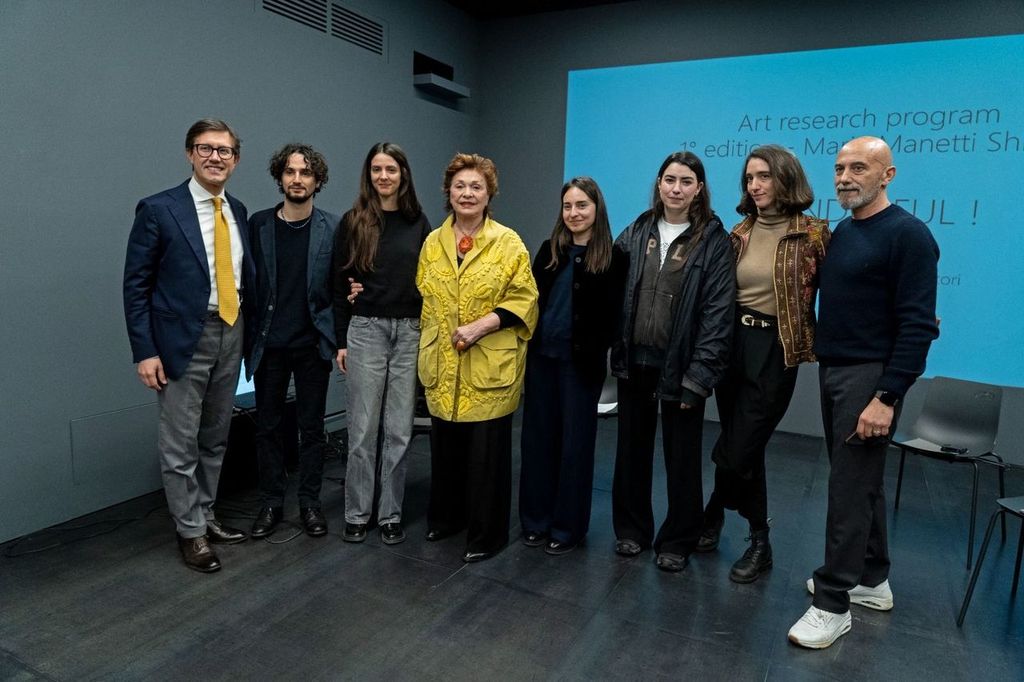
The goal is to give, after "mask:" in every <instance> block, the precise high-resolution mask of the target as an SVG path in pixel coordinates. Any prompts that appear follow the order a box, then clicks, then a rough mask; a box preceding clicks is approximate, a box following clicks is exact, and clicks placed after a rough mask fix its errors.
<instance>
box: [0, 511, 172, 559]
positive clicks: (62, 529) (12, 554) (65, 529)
mask: <svg viewBox="0 0 1024 682" xmlns="http://www.w3.org/2000/svg"><path fill="white" fill-rule="evenodd" d="M158 509H167V505H165V504H160V505H157V506H156V507H153V508H152V509H150V510H149V511H147V512H146V513H145V514H143V515H142V516H135V517H132V518H130V519H104V520H102V521H92V522H90V523H83V524H81V525H77V526H53V527H52V528H47V529H45V530H43V531H42V533H39V534H30V535H26V536H24V537H21V538H18V539H17V540H15V541H14V542H12V543H11V544H10V545H9V546H8V547H6V548H4V554H3V555H4V557H5V558H8V559H17V558H19V557H23V556H28V555H29V554H40V553H42V552H48V551H50V550H51V549H56V548H57V547H64V546H66V545H70V544H74V543H76V542H79V541H81V540H89V539H91V538H96V537H99V536H101V535H106V534H107V533H113V532H114V531H115V530H117V529H119V528H122V527H123V526H126V525H128V524H129V523H133V522H135V521H142V520H143V519H145V518H147V517H148V516H149V515H150V514H152V513H153V512H155V511H157V510H158ZM110 523H112V524H114V525H113V526H112V527H110V528H106V529H104V530H101V531H97V532H95V533H90V534H88V535H82V536H81V537H76V538H71V539H69V540H65V539H58V540H57V541H56V542H54V543H53V544H51V545H47V546H45V547H38V548H36V549H27V550H24V551H20V552H18V551H15V550H16V549H17V548H18V547H20V546H21V545H23V544H25V543H27V542H29V541H31V540H35V539H37V538H39V537H45V535H46V534H48V533H50V534H57V535H58V536H59V535H61V534H63V533H71V532H74V531H79V530H85V529H86V528H92V527H93V526H100V525H104V524H110Z"/></svg>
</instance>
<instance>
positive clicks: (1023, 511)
mask: <svg viewBox="0 0 1024 682" xmlns="http://www.w3.org/2000/svg"><path fill="white" fill-rule="evenodd" d="M996 504H998V505H999V507H1000V508H999V509H996V510H995V512H993V513H992V518H991V519H990V520H989V522H988V530H987V531H985V539H984V540H983V541H982V543H981V551H980V552H978V565H977V566H975V567H974V573H972V574H971V582H970V584H968V586H967V594H965V595H964V603H963V605H962V606H961V607H960V615H959V616H957V618H956V626H957V627H961V626H962V625H963V624H964V617H965V616H966V615H967V607H968V606H970V605H971V597H972V596H974V585H975V583H977V582H978V574H979V573H981V565H982V564H983V563H985V553H986V552H987V551H988V543H989V540H991V539H992V531H993V530H994V529H995V526H996V517H999V518H1001V519H1003V523H1004V524H1005V523H1006V515H1007V514H1013V515H1014V516H1016V517H1017V518H1018V519H1020V520H1021V524H1020V538H1019V539H1018V540H1017V563H1016V564H1015V565H1014V567H1013V587H1012V588H1010V599H1013V598H1014V597H1016V596H1017V584H1018V583H1019V582H1020V560H1021V555H1022V553H1024V497H1004V498H1001V499H998V500H996Z"/></svg>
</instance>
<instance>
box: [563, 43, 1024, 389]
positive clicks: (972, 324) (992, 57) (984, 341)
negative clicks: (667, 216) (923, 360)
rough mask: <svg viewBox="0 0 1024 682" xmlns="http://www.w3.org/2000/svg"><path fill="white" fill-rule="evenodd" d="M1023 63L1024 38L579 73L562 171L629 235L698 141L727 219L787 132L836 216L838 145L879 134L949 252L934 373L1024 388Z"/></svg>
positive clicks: (826, 213) (906, 193)
mask: <svg viewBox="0 0 1024 682" xmlns="http://www.w3.org/2000/svg"><path fill="white" fill-rule="evenodd" d="M1022 72H1024V36H1019V35H1018V36H1005V37H995V38H979V39H966V40H948V41H938V42H927V43H908V44H901V45H883V46H877V47H858V48H845V49H837V50H820V51H814V52H796V53H786V54H771V55H760V56H750V57H735V58H726V59H711V60H702V61H690V62H674V63H669V64H651V65H643V66H629V67H616V68H605V69H591V70H582V71H570V72H569V79H568V106H567V113H566V143H565V176H566V177H567V178H569V177H573V176H575V175H590V176H593V177H594V178H595V179H596V180H597V181H598V183H599V184H600V185H601V188H602V190H603V191H604V193H605V198H606V199H607V201H608V208H609V214H610V217H611V221H612V226H613V231H615V232H620V231H621V230H622V229H623V228H625V227H626V226H627V225H628V224H629V223H630V221H632V220H633V219H634V218H635V217H636V216H637V215H639V214H640V212H641V211H643V210H645V209H646V208H648V207H649V206H650V200H651V192H652V190H653V186H654V180H655V174H656V173H657V170H658V166H659V165H660V163H661V161H662V160H663V159H664V158H665V157H666V156H667V155H668V154H669V153H671V152H673V151H677V150H689V151H693V152H695V153H696V154H697V155H698V156H700V157H701V159H702V160H703V161H704V163H705V166H706V169H707V172H708V186H709V188H710V190H711V197H712V205H713V207H714V209H715V212H716V213H718V215H719V216H720V217H721V218H722V221H723V222H724V223H725V224H726V227H730V226H731V225H733V224H735V223H736V222H738V221H739V216H738V215H737V213H736V211H735V207H736V204H737V203H738V202H739V198H740V185H739V182H740V174H741V171H742V168H741V166H742V164H743V160H744V158H745V157H746V155H747V153H748V152H749V151H750V149H751V148H752V147H755V146H757V145H759V144H768V143H776V144H782V145H785V146H787V147H789V148H790V149H792V150H793V152H794V153H796V155H797V156H798V157H799V158H800V160H801V162H802V163H803V166H804V169H805V170H806V171H807V174H808V176H809V178H810V180H811V184H812V186H813V187H814V190H815V197H816V201H815V204H814V205H813V206H812V207H811V209H810V212H811V213H814V214H816V215H818V216H819V217H822V218H827V219H828V220H829V221H831V223H832V225H833V227H834V226H835V224H836V223H837V222H838V221H839V220H841V219H842V218H843V217H844V215H845V211H843V209H842V208H841V207H840V206H839V205H838V203H837V202H836V199H835V193H834V190H833V185H832V166H833V163H834V160H835V155H836V152H837V151H838V150H839V147H840V146H842V144H843V143H844V142H846V141H847V140H849V139H851V138H853V137H857V136H860V135H878V136H880V137H883V138H885V139H886V140H887V141H888V142H889V144H890V146H891V147H892V149H893V154H894V157H895V165H896V169H897V174H896V178H895V180H894V182H893V184H892V185H891V186H890V188H889V198H890V199H891V200H893V201H894V202H895V203H897V204H899V205H900V206H902V207H903V208H905V209H907V210H908V211H910V212H912V213H914V214H915V215H917V216H918V217H919V218H920V219H921V220H923V221H924V222H925V223H927V225H928V227H929V228H930V229H931V231H932V234H934V235H935V238H936V240H937V241H938V243H939V246H940V248H941V250H942V257H941V259H940V261H939V282H938V285H939V288H938V292H939V298H938V314H939V317H940V318H941V320H942V322H941V336H940V338H939V340H938V341H936V342H935V344H934V345H933V346H932V350H931V354H930V355H929V358H928V371H927V375H928V376H934V375H937V374H938V375H946V376H954V377H959V378H963V379H972V380H976V381H985V382H990V383H996V384H1002V385H1008V386H1024V352H1022V349H1021V344H1022V340H1024V339H1022V336H1024V315H1022V314H1021V312H1020V310H1021V305H1022V302H1024V277H1022V276H1021V273H1020V272H1019V268H1018V264H1019V263H1020V262H1021V260H1022V258H1024V224H1022V217H1024V216H1022V213H1024V212H1022V211H1021V210H1020V206H1018V209H1014V208H1013V206H1014V205H1017V204H1019V203H1020V202H1021V195H1022V190H1024V182H1022V179H1024V87H1022V86H1021V80H1020V78H1021V73H1022Z"/></svg>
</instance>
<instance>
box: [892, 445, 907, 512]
mask: <svg viewBox="0 0 1024 682" xmlns="http://www.w3.org/2000/svg"><path fill="white" fill-rule="evenodd" d="M906 458H907V451H906V450H905V449H903V448H900V472H899V474H897V475H896V502H895V503H894V504H893V505H892V508H893V510H894V511H895V510H897V509H899V508H900V491H901V490H903V460H905V459H906Z"/></svg>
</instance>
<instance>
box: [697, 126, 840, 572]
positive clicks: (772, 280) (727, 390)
mask: <svg viewBox="0 0 1024 682" xmlns="http://www.w3.org/2000/svg"><path fill="white" fill-rule="evenodd" d="M813 201H814V193H813V192H812V191H811V186H810V184H809V183H808V182H807V177H806V175H804V169H803V168H802V167H801V166H800V162H799V161H798V160H797V158H796V157H795V156H794V155H793V153H792V152H790V151H789V150H788V149H786V148H785V147H781V146H779V145H774V144H769V145H763V146H760V147H757V148H756V149H755V150H754V151H752V152H751V153H750V154H749V155H748V156H747V158H746V160H745V161H744V163H743V169H742V171H741V173H740V203H739V206H737V207H736V211H737V212H738V213H739V214H741V215H742V216H744V218H743V220H742V221H741V222H740V223H739V224H738V225H736V226H735V227H734V228H733V230H732V234H731V235H729V237H730V239H731V240H732V245H733V249H734V251H735V254H736V263H737V265H736V281H737V292H736V302H737V307H736V327H735V329H736V332H735V336H734V337H733V350H732V358H731V361H730V363H729V370H728V372H727V373H726V376H725V379H724V380H723V381H722V383H721V384H720V385H719V386H718V388H717V389H715V398H716V400H717V402H718V417H719V420H720V421H721V423H722V433H721V435H720V436H719V438H718V442H717V443H715V448H714V450H713V451H712V455H711V458H712V459H713V460H714V462H715V489H714V491H713V492H712V493H711V497H710V498H709V499H708V503H707V506H706V507H705V509H704V531H703V533H702V534H701V538H700V541H699V542H698V544H697V551H698V552H710V551H713V550H714V549H715V548H717V547H718V541H719V538H720V536H721V532H722V524H723V523H724V522H725V510H726V509H735V510H737V511H738V512H739V513H740V516H742V517H743V518H745V519H746V520H747V522H748V523H749V524H750V543H751V544H750V545H749V546H748V547H747V549H746V551H745V552H744V553H743V556H741V557H740V558H739V560H737V561H736V563H735V564H733V567H732V570H731V571H730V573H729V578H730V579H731V580H732V581H733V582H737V583H750V582H753V581H755V580H757V578H758V576H760V575H761V574H762V573H763V572H765V571H767V570H768V569H770V568H771V567H772V548H771V544H769V541H768V489H767V484H766V482H765V468H764V449H765V446H766V445H767V443H768V439H769V438H771V435H772V433H773V432H774V431H775V427H776V426H778V423H779V421H780V420H781V419H782V416H783V415H784V414H785V413H786V408H788V407H789V401H790V399H792V397H793V389H794V388H795V386H796V375H797V366H798V365H799V364H800V363H802V362H813V361H814V359H815V358H814V353H813V352H812V350H811V348H812V346H813V345H814V322H815V320H814V299H815V297H816V295H817V292H818V269H819V267H820V266H821V262H822V260H824V258H825V250H826V248H827V247H828V242H829V239H830V237H831V234H832V233H831V232H830V231H829V229H828V221H826V220H820V219H818V218H814V217H811V216H808V215H804V213H803V211H805V210H806V209H807V208H808V207H810V205H811V203H812V202H813Z"/></svg>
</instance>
